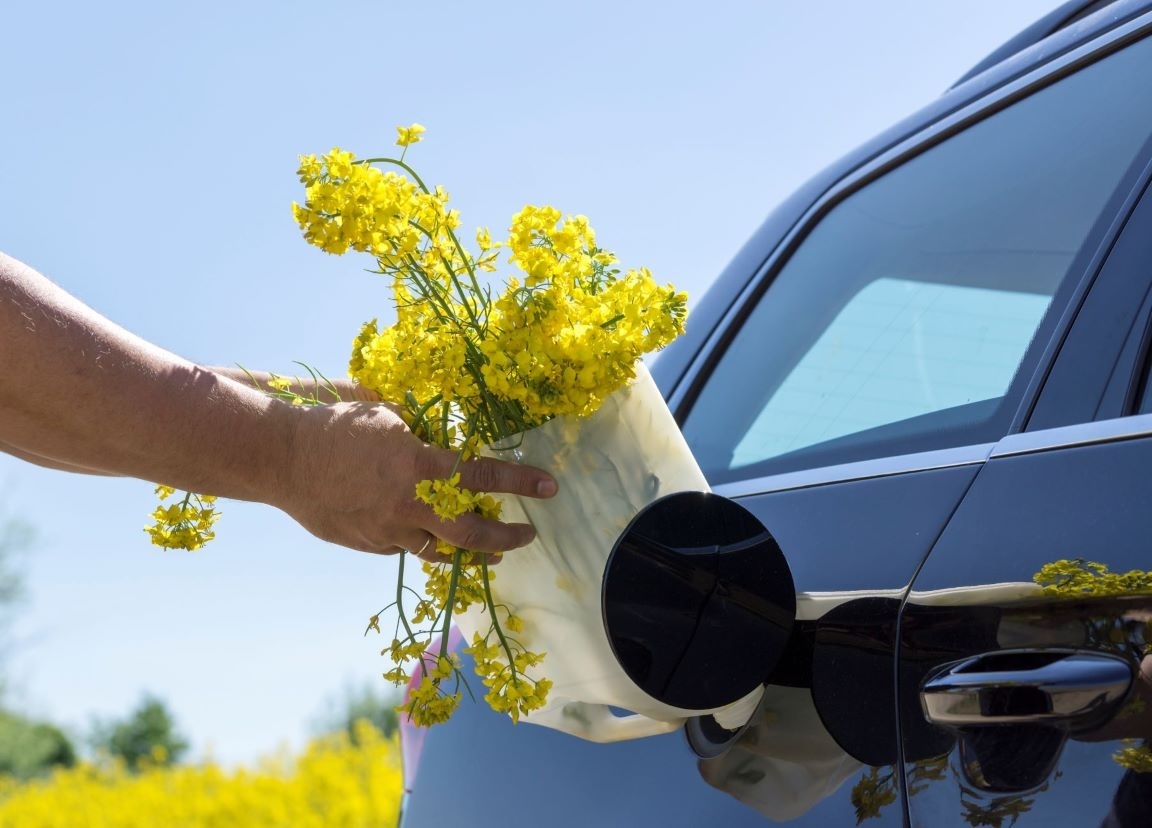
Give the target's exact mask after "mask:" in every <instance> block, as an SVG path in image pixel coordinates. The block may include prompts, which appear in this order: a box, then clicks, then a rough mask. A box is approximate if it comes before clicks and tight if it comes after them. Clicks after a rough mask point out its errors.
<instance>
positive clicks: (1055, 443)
mask: <svg viewBox="0 0 1152 828" xmlns="http://www.w3.org/2000/svg"><path fill="white" fill-rule="evenodd" d="M1147 437H1152V414H1136V415H1133V416H1131V417H1115V418H1113V419H1110V420H1096V421H1094V422H1091V423H1077V424H1075V425H1069V426H1060V427H1059V428H1046V429H1042V430H1040V431H1025V432H1023V433H1021V434H1010V435H1008V436H1007V437H1005V438H1004V439H1003V440H1001V441H1000V442H999V443H997V444H996V446H995V447H994V448H993V450H992V455H991V457H990V458H989V459H991V460H995V459H997V458H999V457H1018V456H1020V455H1022V454H1036V453H1038V452H1042V451H1058V450H1060V449H1069V448H1076V447H1079V446H1094V445H1100V444H1103V443H1117V442H1120V441H1122V440H1139V439H1141V438H1147Z"/></svg>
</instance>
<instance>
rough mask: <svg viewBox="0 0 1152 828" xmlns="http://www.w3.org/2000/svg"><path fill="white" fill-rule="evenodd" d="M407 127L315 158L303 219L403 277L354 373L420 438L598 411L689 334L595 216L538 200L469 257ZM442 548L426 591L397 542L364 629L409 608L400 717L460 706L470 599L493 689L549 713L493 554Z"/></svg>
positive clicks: (498, 434)
mask: <svg viewBox="0 0 1152 828" xmlns="http://www.w3.org/2000/svg"><path fill="white" fill-rule="evenodd" d="M397 129H398V133H399V137H398V140H397V141H396V143H397V144H398V145H399V146H400V147H401V148H403V149H402V151H401V153H400V154H399V156H398V157H389V158H368V159H357V158H356V157H355V156H353V154H352V153H350V152H347V151H344V150H341V149H338V148H337V149H333V150H331V151H330V152H328V153H326V154H324V155H320V156H316V155H306V156H302V157H301V160H300V168H299V176H300V181H301V182H302V183H303V185H304V188H305V196H304V202H303V204H294V205H293V213H294V215H295V218H296V221H297V222H298V223H299V225H300V227H301V229H302V231H303V234H304V237H305V239H306V240H307V241H308V242H310V243H311V244H314V245H316V246H317V247H319V248H321V249H322V250H324V251H326V252H328V253H333V254H336V255H340V254H344V253H346V252H348V251H355V252H358V253H363V254H367V255H368V256H370V257H372V259H373V260H374V262H375V268H374V271H373V272H375V273H378V274H380V275H383V276H386V277H389V278H390V279H391V286H392V291H393V296H394V301H395V310H396V321H395V323H394V324H392V325H391V326H389V327H384V328H382V327H381V326H380V325H379V324H378V323H377V321H376V320H375V319H374V320H372V321H369V322H367V323H366V324H365V325H364V326H363V328H362V329H361V330H360V332H359V334H358V335H357V336H356V337H355V341H354V344H353V348H352V356H351V360H350V366H349V372H350V375H351V377H352V378H353V379H354V380H356V381H357V382H358V383H360V384H361V385H363V386H364V387H366V388H368V389H371V390H372V391H374V392H376V393H378V394H379V395H380V397H381V399H383V400H386V401H389V402H392V403H395V404H397V405H400V406H401V407H402V413H403V417H404V419H405V421H406V422H407V424H408V425H409V427H410V428H411V429H412V431H413V432H414V433H415V434H416V435H417V436H419V437H421V438H422V439H424V440H426V441H427V442H429V443H431V444H434V445H437V446H441V447H444V448H449V449H453V450H455V451H456V452H457V458H458V459H457V468H459V467H460V465H461V464H464V463H467V462H468V461H469V460H470V459H471V458H473V457H474V456H476V455H477V454H478V453H479V452H480V451H482V450H483V449H484V448H485V447H487V446H490V445H492V444H500V443H503V444H505V445H506V444H507V442H508V441H509V440H515V439H516V438H517V435H522V434H524V433H525V432H528V431H529V430H531V429H533V428H536V427H537V426H540V425H542V424H543V423H546V422H548V421H550V420H552V419H553V418H556V417H559V416H566V415H567V416H574V417H586V416H588V415H590V414H592V413H593V412H595V411H596V410H597V409H598V408H599V407H600V406H601V403H603V402H604V400H605V399H606V398H607V397H609V396H610V395H612V394H613V393H614V392H616V391H618V390H620V389H622V388H624V387H625V386H626V385H627V384H628V383H629V382H630V381H631V380H632V379H633V378H634V377H635V376H636V371H637V365H638V363H639V361H640V360H641V359H642V357H643V355H644V354H646V353H649V352H651V351H655V350H657V349H659V348H662V347H664V346H665V345H666V344H667V343H669V342H670V341H671V340H672V339H674V338H675V337H676V336H678V335H679V334H680V333H682V332H683V328H684V319H685V315H686V301H687V300H686V296H685V294H683V293H681V292H679V291H677V290H676V289H675V288H673V287H672V286H669V285H663V286H662V285H659V284H657V283H656V281H655V280H654V279H653V277H652V275H651V273H649V271H648V270H647V269H643V268H641V269H633V270H627V271H623V272H622V271H621V270H620V269H618V268H617V267H616V258H615V257H614V256H613V254H612V253H610V252H609V251H607V250H605V249H603V248H601V247H599V246H598V244H597V242H596V236H595V233H594V232H593V230H592V227H591V226H590V225H589V223H588V220H587V219H586V218H585V217H583V216H579V215H567V216H566V215H563V214H562V213H561V211H559V210H557V209H555V208H554V207H548V206H527V207H524V208H523V209H522V210H521V211H520V212H519V213H517V214H516V215H515V216H513V218H512V224H511V227H510V229H509V231H508V235H507V237H506V238H505V239H503V240H499V241H498V240H494V239H493V237H492V235H491V234H490V232H489V231H488V230H487V229H486V228H481V229H479V230H478V231H477V232H476V235H475V240H476V250H475V251H470V250H468V249H467V248H466V247H465V246H464V244H462V243H461V240H460V237H459V235H458V230H459V227H460V219H459V216H458V214H457V212H456V211H455V210H453V209H450V208H449V206H448V193H447V192H446V191H445V190H444V189H443V188H442V187H439V186H437V187H435V188H429V187H428V186H427V185H426V184H425V183H424V181H423V180H422V179H421V178H420V176H419V175H418V174H417V173H416V171H415V170H414V169H413V168H412V167H411V166H410V165H409V164H408V163H407V162H406V161H405V154H406V152H407V149H408V147H409V146H410V145H412V144H415V143H417V142H418V141H420V140H421V137H422V133H423V132H424V128H423V127H422V126H420V125H419V124H413V125H411V126H409V127H398V128H397ZM502 253H506V254H507V257H506V262H505V264H506V265H511V266H512V267H514V268H515V273H514V275H510V276H507V278H505V279H504V280H503V283H502V284H501V285H499V286H495V287H494V286H493V284H492V278H493V277H491V276H490V275H489V274H492V273H495V272H497V271H498V269H499V267H500V265H501V263H500V259H501V254H502ZM277 390H278V392H279V393H287V392H285V390H284V389H277ZM415 496H416V497H417V498H419V499H420V500H422V501H423V502H425V503H427V504H428V505H430V506H431V507H432V508H433V510H434V511H435V512H436V514H437V515H438V516H439V517H440V519H441V520H444V521H452V520H455V519H456V518H457V517H459V516H460V515H462V514H465V513H468V512H476V513H479V514H480V515H482V516H484V517H489V518H498V517H499V516H500V512H501V503H500V501H499V500H498V499H497V498H495V497H493V496H491V495H488V494H482V493H478V492H473V491H470V490H468V489H466V488H463V487H461V486H460V475H459V474H458V473H454V474H451V475H450V476H448V477H447V478H446V479H441V480H425V481H423V482H422V483H420V484H419V486H418V487H417V489H416V491H415ZM185 505H187V504H185ZM194 505H195V504H193V506H194ZM158 514H159V512H158ZM175 517H185V513H184V512H181V514H180V515H177V516H175ZM196 518H197V515H195V514H188V515H187V519H188V520H191V521H193V523H195V520H196ZM158 519H159V518H158ZM436 551H437V552H438V553H439V556H438V557H439V558H440V560H438V561H437V562H432V563H429V562H423V563H422V566H423V571H424V574H425V576H426V579H427V580H426V586H425V589H424V593H423V594H422V595H421V594H415V592H414V591H413V590H411V589H410V588H408V587H406V586H405V582H404V566H405V562H406V561H405V559H406V558H407V557H408V554H409V553H405V552H401V553H400V577H399V579H398V583H397V586H396V595H395V600H394V602H393V603H392V604H389V605H388V606H387V607H385V608H384V609H383V610H381V611H380V612H379V613H377V614H376V615H374V616H372V618H371V620H370V622H369V629H373V630H375V631H377V632H380V616H381V615H382V614H384V613H385V612H386V611H387V610H390V609H393V608H395V609H397V611H398V616H399V621H398V624H397V629H396V634H395V635H394V638H393V640H392V642H391V644H390V645H389V646H388V647H386V648H385V649H384V650H383V653H382V654H384V655H388V656H390V657H391V659H392V661H393V662H394V664H395V666H394V668H393V669H391V670H389V671H388V672H387V673H386V674H385V676H386V678H388V679H390V680H391V681H393V682H395V683H396V684H403V683H407V682H411V681H412V677H413V675H416V676H417V680H416V681H415V682H413V684H414V685H415V686H414V687H413V689H412V691H411V692H410V693H409V696H408V701H407V702H406V704H405V706H404V709H405V711H406V712H407V713H408V715H409V716H410V717H411V719H412V721H414V722H415V723H417V724H432V723H435V722H441V721H444V720H445V719H447V718H448V717H449V716H450V715H451V714H452V712H453V711H454V710H455V708H456V706H457V705H458V704H459V701H460V699H461V690H462V689H463V676H462V675H461V673H460V670H459V666H458V663H457V661H456V659H455V657H454V655H453V654H452V652H451V651H450V650H449V647H448V631H449V629H450V627H451V625H452V622H453V617H454V615H459V614H460V613H463V612H465V611H466V610H468V609H469V608H470V607H471V608H477V607H479V608H482V609H483V610H486V623H487V624H489V627H488V629H487V632H486V634H485V633H484V632H477V633H475V634H474V636H473V638H472V640H471V641H470V642H469V643H468V646H467V650H468V651H469V652H470V653H471V654H472V655H473V657H474V658H475V660H476V663H477V669H478V672H480V673H481V674H482V675H483V681H484V684H485V685H486V687H487V688H488V692H487V694H486V696H485V698H486V700H487V701H488V703H489V704H490V705H491V706H492V707H493V708H494V709H496V710H499V711H503V712H506V713H508V714H509V715H511V716H512V718H513V719H518V718H519V717H520V715H521V714H524V713H527V712H529V711H531V710H534V709H538V708H539V707H541V706H542V705H543V704H544V702H545V699H546V697H547V694H548V690H549V687H550V682H549V681H548V680H547V679H546V678H543V677H539V676H537V677H536V678H530V677H529V676H528V675H527V674H526V671H527V670H528V669H529V668H532V667H536V665H538V664H539V663H540V662H541V660H542V659H543V657H544V653H541V652H532V651H530V650H528V649H527V648H525V647H524V646H523V645H522V644H521V642H520V641H519V639H518V638H517V633H518V632H519V631H520V629H521V619H520V618H518V617H517V615H516V614H515V612H513V611H512V610H511V609H509V608H508V607H507V606H506V605H503V604H500V603H498V602H497V600H496V599H494V597H493V592H492V588H491V583H492V581H493V579H494V578H495V576H496V573H495V572H494V571H493V570H491V569H490V568H489V566H488V562H487V558H486V557H485V556H482V555H475V554H473V553H472V552H471V551H470V550H467V549H461V548H457V547H455V546H452V545H450V544H447V543H446V542H444V541H439V542H438V543H437V546H436ZM509 565H511V564H509ZM412 595H416V598H415V600H414V601H410V600H409V598H410V597H411V596H412ZM409 604H411V606H409Z"/></svg>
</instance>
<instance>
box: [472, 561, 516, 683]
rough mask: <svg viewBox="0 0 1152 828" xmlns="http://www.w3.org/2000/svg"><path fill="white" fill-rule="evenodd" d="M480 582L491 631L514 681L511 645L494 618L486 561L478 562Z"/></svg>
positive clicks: (514, 663)
mask: <svg viewBox="0 0 1152 828" xmlns="http://www.w3.org/2000/svg"><path fill="white" fill-rule="evenodd" d="M480 581H481V582H482V583H483V584H484V603H485V605H487V607H488V616H489V617H490V618H491V619H492V629H494V630H495V631H496V637H497V638H499V639H500V647H501V649H503V650H504V655H506V656H507V657H508V669H509V670H510V671H511V672H512V680H513V681H515V680H516V675H517V673H516V658H515V657H514V656H513V655H512V645H511V644H509V643H508V639H507V638H506V637H505V636H504V628H503V627H501V626H500V619H499V618H497V617H496V602H495V601H494V600H493V598H492V587H491V585H490V583H489V580H488V561H487V560H483V561H481V562H480Z"/></svg>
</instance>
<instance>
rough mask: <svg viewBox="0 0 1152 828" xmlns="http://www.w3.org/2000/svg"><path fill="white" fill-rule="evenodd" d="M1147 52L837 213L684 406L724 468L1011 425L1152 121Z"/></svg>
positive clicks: (953, 440) (835, 459)
mask: <svg viewBox="0 0 1152 828" xmlns="http://www.w3.org/2000/svg"><path fill="white" fill-rule="evenodd" d="M1150 52H1152V43H1149V42H1143V43H1139V44H1136V45H1135V46H1132V47H1129V48H1128V49H1126V50H1124V51H1122V52H1119V53H1117V54H1115V55H1112V56H1110V57H1108V58H1105V59H1103V60H1101V61H1099V62H1098V63H1096V64H1094V65H1092V66H1090V67H1087V68H1085V69H1083V70H1081V71H1080V72H1078V73H1077V74H1075V75H1072V76H1070V77H1068V78H1065V79H1063V80H1061V81H1059V82H1057V83H1055V84H1053V85H1051V86H1049V87H1047V88H1045V89H1043V90H1041V91H1039V92H1037V93H1036V94H1034V95H1032V96H1030V97H1029V98H1027V99H1025V100H1022V101H1020V102H1018V103H1016V104H1014V105H1012V106H1011V107H1009V108H1007V109H1005V110H1003V111H1001V112H999V113H997V114H995V115H992V116H991V117H989V118H987V119H985V120H983V121H981V122H979V123H977V124H975V125H974V126H972V127H970V128H968V129H967V130H965V131H964V132H962V133H959V134H957V135H955V136H953V137H951V138H949V139H948V140H946V141H944V142H942V143H941V144H938V145H937V146H935V147H933V148H931V149H929V150H927V151H926V152H924V153H922V154H920V155H919V156H917V157H915V158H913V159H911V160H910V161H908V162H906V163H905V164H903V165H902V166H900V167H898V168H896V169H895V170H893V171H891V172H889V173H887V174H885V175H884V176H882V177H881V178H879V179H877V180H875V181H873V182H871V183H870V184H868V185H867V186H865V187H863V188H862V189H860V190H858V191H856V192H855V193H853V194H852V195H850V196H849V197H847V198H846V199H844V200H843V201H841V202H840V203H839V204H838V205H837V206H835V207H834V208H833V209H832V210H830V211H829V212H828V214H827V215H826V216H825V217H824V219H823V220H822V221H820V223H819V224H818V225H817V226H816V227H815V228H814V229H813V230H812V231H811V233H810V234H809V235H808V237H807V238H806V239H805V240H804V242H803V243H802V244H801V245H800V246H799V248H798V249H797V250H796V252H795V253H794V254H793V255H792V257H791V259H790V260H789V261H788V262H787V263H786V264H785V265H784V266H783V268H782V269H781V270H780V272H779V273H778V274H777V275H776V277H775V279H774V280H773V282H772V284H771V286H770V287H769V289H768V290H767V292H766V293H765V294H764V296H763V298H762V299H761V300H760V301H759V303H758V305H757V307H756V308H755V309H754V310H753V311H752V313H751V314H750V315H749V316H748V317H747V319H746V321H745V322H744V324H743V326H742V328H741V329H740V331H739V333H738V334H737V335H736V336H735V338H734V339H733V341H732V343H731V344H730V346H729V347H728V350H727V352H726V353H725V354H724V356H723V357H722V358H721V359H720V361H719V363H718V364H717V366H716V368H715V370H714V371H713V373H712V375H711V376H710V377H709V378H708V380H707V381H706V383H705V384H704V386H703V388H702V390H701V392H700V395H699V397H698V399H697V400H696V402H695V403H694V405H693V407H692V409H691V411H690V412H689V414H688V417H687V418H686V420H685V423H684V433H685V435H686V437H687V438H688V441H689V443H690V444H691V445H692V448H693V451H694V452H695V453H696V457H697V459H698V460H699V461H700V463H701V465H702V466H703V467H704V469H705V471H706V472H707V473H708V474H709V476H710V478H711V479H712V480H713V481H714V482H722V481H724V480H731V479H735V478H739V477H747V476H753V475H759V474H771V473H775V472H780V471H788V470H793V469H797V468H805V467H811V466H817V465H827V464H830V463H840V462H848V461H852V460H859V459H866V458H869V457H876V456H882V455H892V454H903V453H909V452H914V451H925V450H930V449H936V448H945V447H949V446H956V445H966V444H975V443H982V442H990V441H993V440H995V439H998V438H999V437H1000V436H1002V435H1003V434H1004V431H1005V430H1006V428H1007V424H1008V422H1009V421H1010V419H1011V416H1012V414H1013V413H1014V410H1015V408H1014V404H1013V403H1014V402H1015V401H1010V400H1006V397H1005V395H1006V394H1007V393H1008V389H1009V387H1010V386H1011V384H1012V381H1013V379H1014V377H1016V375H1017V374H1018V373H1019V369H1020V366H1021V364H1022V361H1023V359H1024V357H1025V353H1026V352H1027V351H1028V346H1029V344H1030V342H1031V341H1032V339H1033V337H1034V335H1035V333H1036V331H1037V329H1038V328H1039V327H1040V325H1041V321H1042V320H1043V318H1044V316H1045V313H1046V311H1048V310H1049V306H1050V304H1051V299H1052V296H1053V295H1054V294H1055V292H1056V290H1057V288H1058V287H1059V286H1060V284H1061V282H1062V281H1063V280H1064V278H1065V277H1066V276H1067V275H1068V274H1069V270H1070V267H1071V265H1072V262H1073V260H1074V258H1075V257H1076V255H1077V253H1078V252H1079V251H1080V249H1081V247H1082V246H1083V245H1084V244H1085V243H1086V241H1087V240H1088V237H1089V234H1090V231H1091V230H1092V227H1093V225H1094V224H1095V223H1096V221H1097V220H1098V219H1099V218H1100V215H1101V211H1102V210H1103V209H1104V207H1105V205H1106V204H1107V203H1108V201H1109V198H1110V196H1112V195H1113V193H1114V192H1115V191H1116V188H1117V187H1118V185H1119V184H1120V182H1121V181H1122V180H1123V178H1124V176H1125V173H1126V171H1127V170H1128V169H1129V167H1130V165H1131V164H1132V163H1133V161H1134V159H1135V158H1136V157H1137V156H1138V155H1140V153H1141V148H1142V147H1143V146H1144V144H1145V142H1146V140H1147V138H1148V136H1149V133H1150V132H1152V112H1150V111H1149V110H1148V108H1147V107H1145V106H1143V105H1139V104H1138V102H1137V100H1136V97H1137V96H1136V93H1135V92H1134V91H1132V90H1136V89H1140V88H1143V85H1144V84H1145V83H1146V78H1147V74H1148V66H1149V53H1150ZM1125 90H1128V91H1125Z"/></svg>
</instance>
